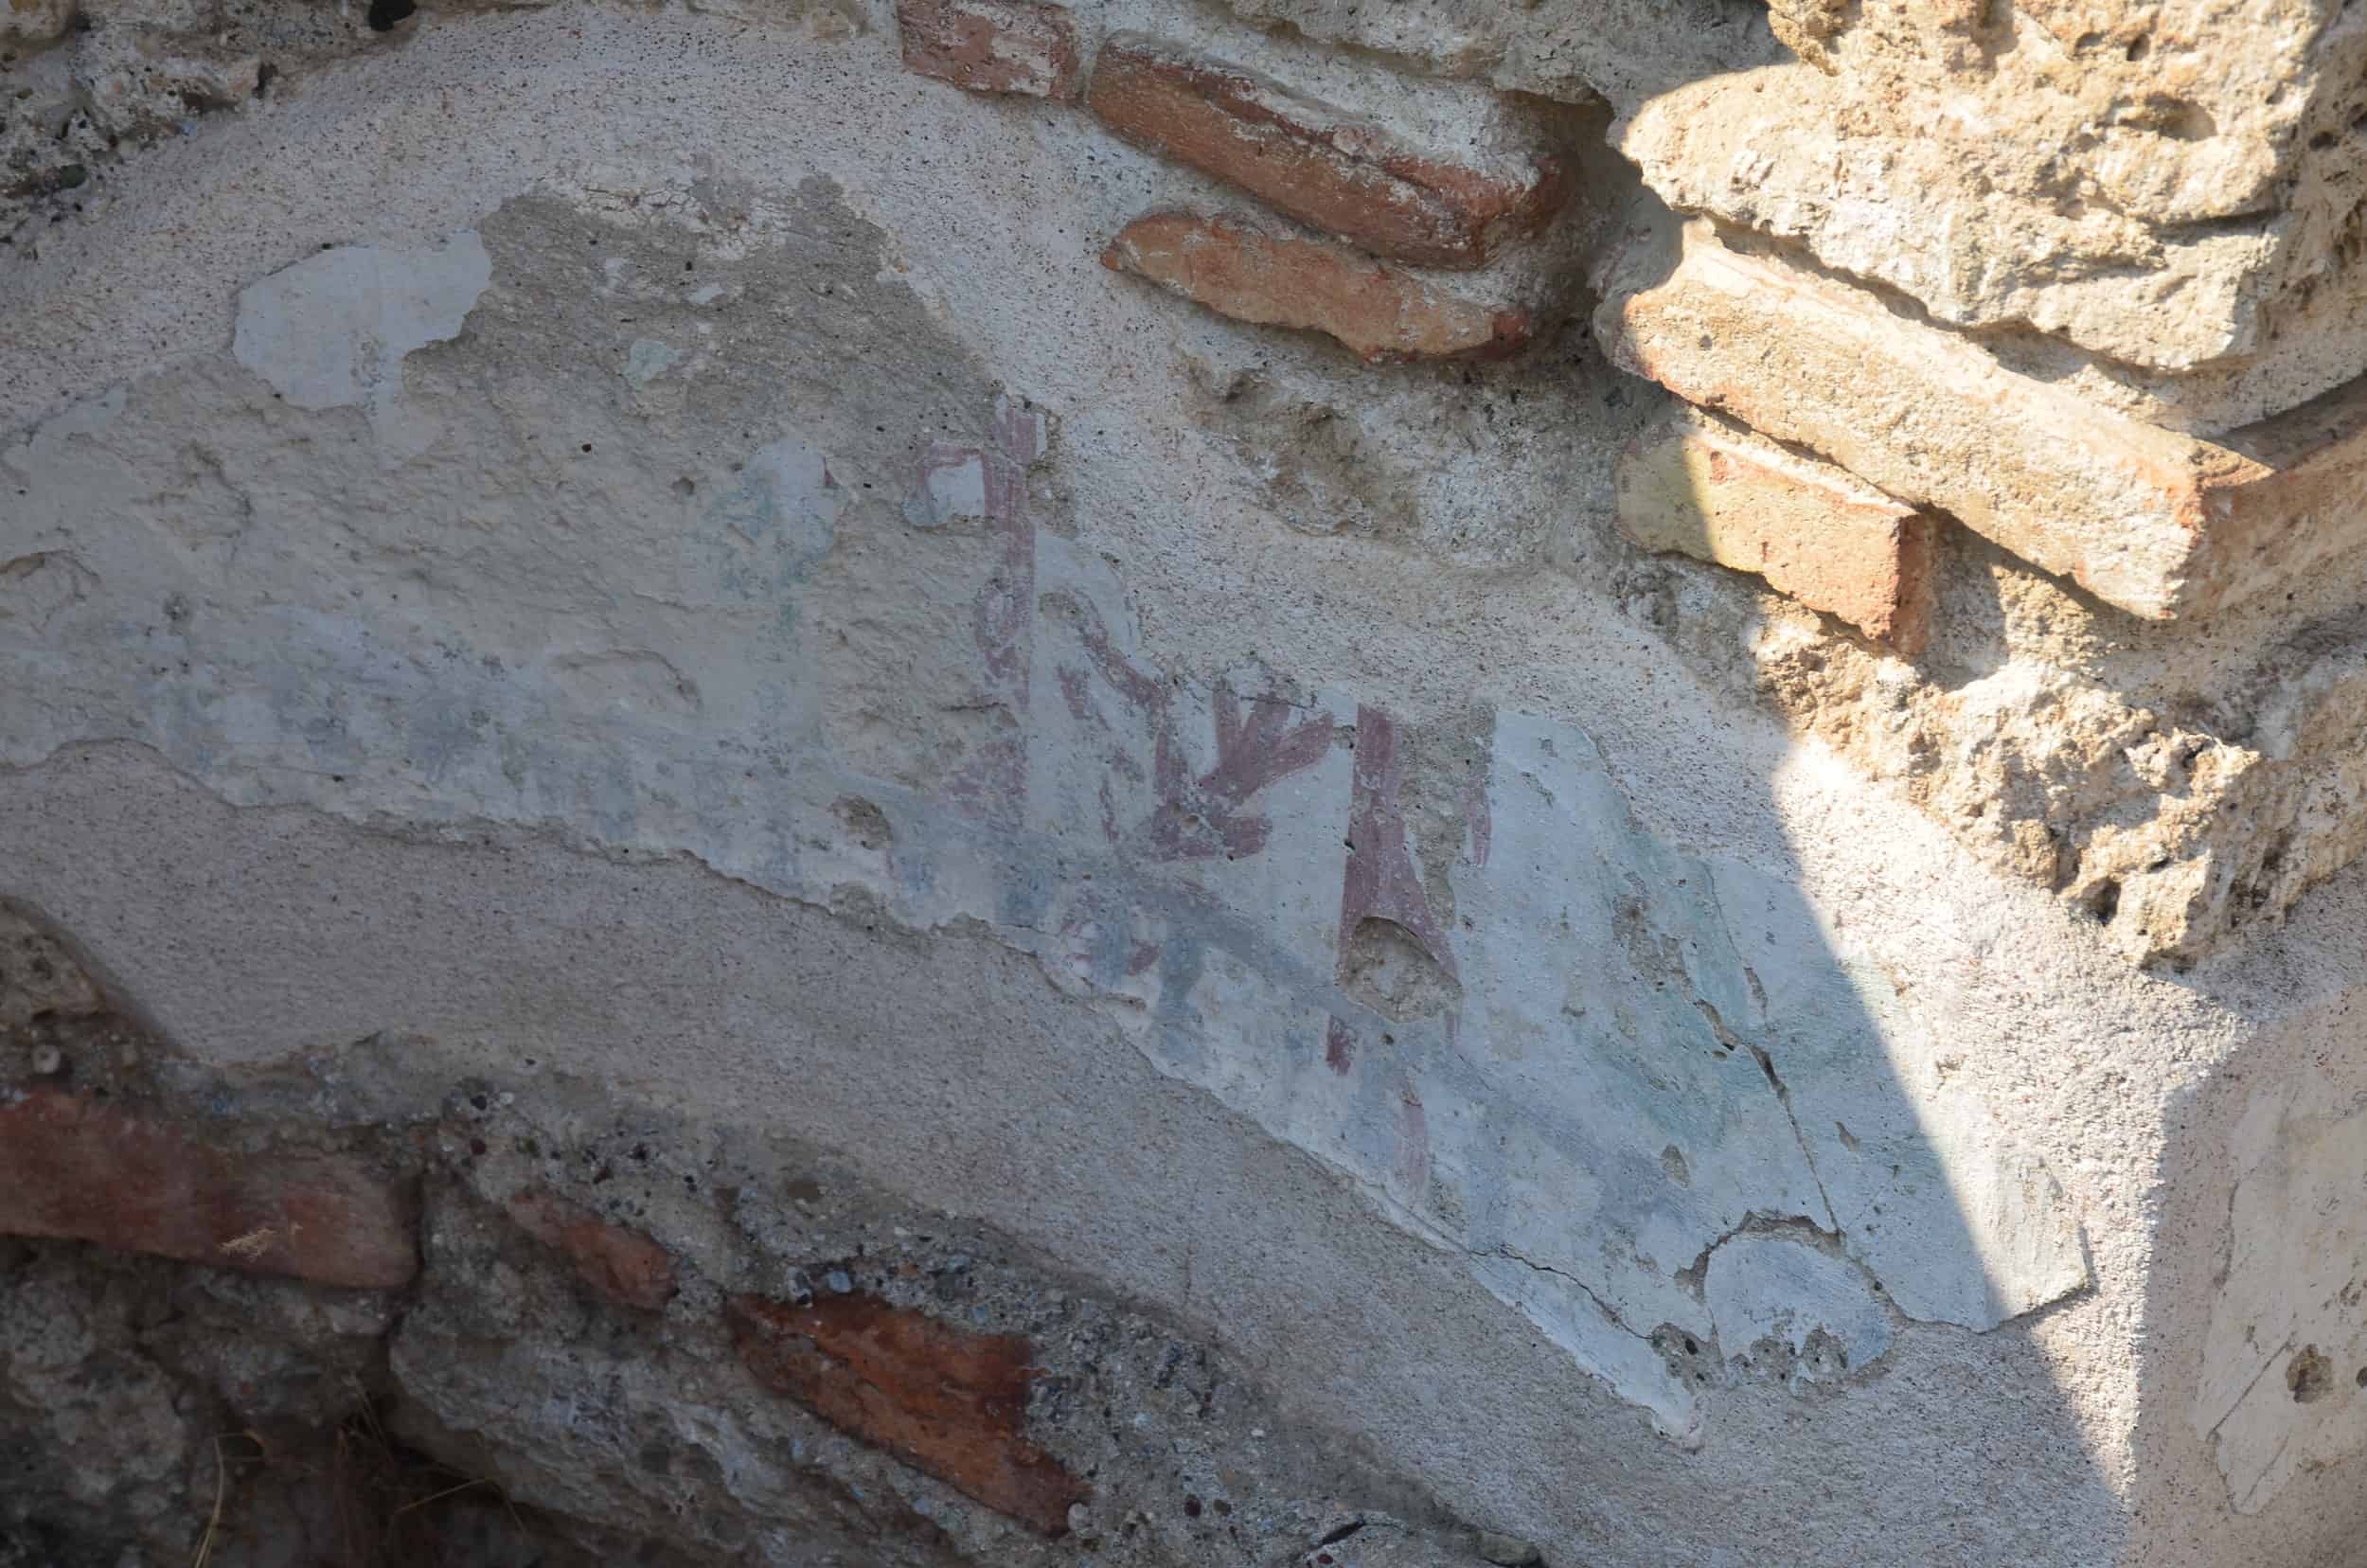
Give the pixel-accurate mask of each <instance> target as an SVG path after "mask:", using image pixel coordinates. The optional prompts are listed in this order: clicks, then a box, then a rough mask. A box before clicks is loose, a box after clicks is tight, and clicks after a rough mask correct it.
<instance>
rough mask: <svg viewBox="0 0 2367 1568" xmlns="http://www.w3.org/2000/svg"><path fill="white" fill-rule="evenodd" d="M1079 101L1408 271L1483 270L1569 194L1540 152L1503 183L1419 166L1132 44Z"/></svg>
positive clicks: (1124, 38) (1276, 98) (1426, 158)
mask: <svg viewBox="0 0 2367 1568" xmlns="http://www.w3.org/2000/svg"><path fill="white" fill-rule="evenodd" d="M1086 101H1087V102H1088V103H1090V104H1091V105H1092V107H1093V110H1094V113H1095V114H1096V115H1098V116H1100V117H1101V119H1102V121H1103V122H1104V123H1105V124H1107V125H1108V126H1109V127H1110V128H1111V130H1112V131H1114V132H1116V133H1117V134H1119V135H1121V136H1123V137H1125V138H1126V139H1127V140H1129V141H1131V142H1133V143H1135V144H1137V145H1138V146H1142V147H1147V148H1149V149H1150V150H1151V151H1156V152H1160V153H1163V154H1165V155H1166V156H1168V157H1171V158H1176V159H1179V160H1181V161H1182V162H1184V163H1187V164H1190V165H1191V166H1192V167H1194V168H1195V169H1201V170H1204V171H1205V172H1207V173H1210V174H1213V175H1215V176H1217V177H1218V178H1219V179H1221V180H1225V181H1228V182H1230V183H1231V184H1233V185H1236V186H1238V187H1241V188H1242V189H1244V190H1246V191H1249V192H1250V193H1251V194H1253V195H1255V196H1256V197H1258V198H1259V199H1260V200H1262V201H1264V202H1265V203H1266V204H1267V205H1269V206H1272V207H1273V208H1274V209H1275V210H1276V211H1279V212H1282V213H1286V214H1288V215H1289V216H1290V217H1292V218H1296V219H1298V220H1299V221H1300V222H1301V223H1307V224H1308V225H1309V226H1310V227H1313V228H1317V229H1320V230H1322V231H1323V232H1325V233H1326V234H1330V235H1336V236H1338V237H1339V238H1341V239H1343V240H1347V241H1353V242H1354V243H1356V244H1358V245H1361V246H1362V247H1363V248H1364V249H1366V250H1369V251H1372V252H1374V253H1375V254H1376V255H1379V256H1385V257H1388V258H1392V259H1395V260H1398V261H1410V262H1414V263H1416V264H1418V265H1422V266H1431V267H1446V268H1458V269H1461V268H1471V267H1477V266H1480V265H1483V264H1484V263H1486V261H1487V259H1488V258H1490V257H1491V256H1493V255H1494V254H1495V253H1496V251H1497V250H1498V249H1499V248H1500V247H1501V246H1502V245H1503V244H1504V242H1505V241H1509V240H1512V239H1514V238H1517V237H1519V236H1521V235H1524V234H1527V233H1530V232H1532V231H1534V230H1536V229H1537V228H1538V227H1539V226H1540V225H1542V224H1543V223H1545V221H1546V220H1547V219H1549V218H1551V217H1552V216H1553V215H1554V213H1555V212H1556V211H1557V209H1558V208H1559V207H1560V205H1562V203H1563V201H1564V200H1565V199H1566V198H1567V196H1568V195H1569V190H1570V183H1569V179H1568V177H1567V174H1566V171H1565V169H1563V166H1562V164H1561V162H1560V161H1559V160H1558V159H1557V158H1556V157H1555V156H1554V155H1553V154H1552V153H1551V152H1550V151H1547V150H1546V149H1543V148H1541V147H1540V148H1537V149H1534V150H1532V151H1530V152H1529V153H1528V154H1527V155H1526V156H1525V158H1524V159H1523V160H1522V161H1523V162H1524V164H1525V169H1523V170H1522V172H1520V173H1518V174H1511V175H1508V174H1506V173H1503V172H1495V171H1490V170H1488V169H1482V168H1479V167H1476V166H1474V165H1470V164H1463V163H1457V162H1454V161H1452V160H1450V159H1446V158H1441V157H1436V156H1432V155H1429V154H1426V153H1424V152H1422V151H1417V150H1415V148H1413V147H1410V146H1408V145H1406V144H1405V143H1404V142H1402V141H1400V140H1399V139H1398V138H1397V137H1396V136H1395V135H1393V134H1391V133H1389V132H1388V131H1386V130H1384V129H1382V128H1381V127H1379V126H1378V125H1376V124H1374V123H1373V122H1372V121H1371V120H1369V119H1366V118H1364V117H1362V116H1357V115H1353V114H1350V113H1348V112H1347V111H1345V110H1342V109H1338V108H1334V107H1333V106H1331V105H1329V104H1326V103H1322V102H1318V101H1317V100H1315V99H1313V98H1306V97H1303V96H1301V95H1300V94H1297V93H1295V92H1292V91H1291V90H1290V88H1288V87H1285V86H1283V85H1281V84H1280V83H1278V82H1274V81H1271V80H1267V79H1266V78H1264V77H1261V76H1258V75H1257V74H1255V72H1251V71H1248V70H1244V69H1242V68H1241V67H1239V66H1237V65H1232V64H1228V63H1227V62H1223V61H1219V60H1211V59H1208V58H1206V57H1205V56H1201V55H1199V54H1196V53H1193V52H1192V51H1189V50H1186V49H1184V48H1181V47H1178V46H1176V45H1169V44H1163V43H1161V42H1159V41H1157V40H1154V39H1150V38H1147V37H1144V36H1142V35H1140V34H1132V33H1122V34H1118V35H1116V36H1113V37H1112V38H1111V39H1110V41H1109V42H1108V43H1107V44H1106V45H1103V47H1102V50H1101V57H1100V59H1099V61H1098V62H1096V63H1095V67H1094V75H1093V83H1092V86H1091V88H1090V89H1089V90H1088V93H1087V96H1086Z"/></svg>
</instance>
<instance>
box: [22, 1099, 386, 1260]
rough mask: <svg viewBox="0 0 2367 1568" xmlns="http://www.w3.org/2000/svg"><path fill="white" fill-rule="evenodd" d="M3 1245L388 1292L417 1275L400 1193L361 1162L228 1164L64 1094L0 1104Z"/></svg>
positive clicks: (158, 1127) (150, 1125)
mask: <svg viewBox="0 0 2367 1568" xmlns="http://www.w3.org/2000/svg"><path fill="white" fill-rule="evenodd" d="M0 1234H6V1235H11V1236H38V1237H51V1238H61V1239H67V1240H76V1241H95V1242H97V1243H98V1244H99V1245H101V1246H107V1247H118V1248H121V1249H123V1250H124V1251H126V1252H141V1253H153V1254H155V1255H157V1256H162V1257H177V1258H181V1259H184V1260H186V1261H188V1262H192V1263H210V1264H213V1265H214V1266H216V1267H218V1268H224V1269H239V1270H243V1271H245V1272H246V1273H249V1274H293V1275H294V1276H296V1277H297V1278H299V1279H308V1280H311V1282H312V1283H314V1284H316V1285H345V1286H362V1287H376V1288H389V1287H393V1286H398V1285H402V1284H405V1283H407V1282H408V1281H409V1280H410V1278H411V1276H412V1275H413V1274H416V1273H417V1272H418V1247H417V1243H416V1241H415V1238H414V1235H413V1231H412V1223H411V1212H410V1204H409V1203H407V1202H406V1201H405V1197H404V1194H403V1192H402V1190H401V1189H400V1187H398V1186H396V1185H393V1184H390V1183H387V1182H383V1181H381V1180H379V1179H378V1178H377V1177H375V1176H373V1175H372V1174H371V1173H370V1172H369V1171H368V1170H367V1169H366V1168H365V1167H363V1166H361V1165H360V1164H358V1163H356V1162H353V1161H350V1160H343V1159H336V1158H331V1157H329V1156H326V1155H300V1154H231V1153H227V1152H224V1151H222V1150H221V1149H210V1148H208V1147H206V1146H205V1145H204V1144H201V1143H197V1142H194V1141H193V1140H191V1139H189V1138H187V1137H184V1136H183V1135H182V1134H181V1133H179V1132H177V1131H174V1130H173V1129H171V1128H169V1127H167V1126H165V1125H163V1124H161V1123H159V1122H155V1121H151V1120H147V1119H145V1118H143V1117H140V1116H138V1115H134V1114H130V1113H127V1112H123V1111H118V1110H116V1109H115V1108H113V1107H111V1106H109V1105H107V1104H105V1103H103V1102H102V1101H100V1100H98V1099H97V1098H95V1097H93V1096H85V1095H77V1094H70V1093H67V1092H65V1091H63V1090H57V1089H34V1090H30V1091H26V1092H22V1093H19V1094H18V1095H17V1096H15V1097H14V1098H13V1099H10V1100H5V1101H0Z"/></svg>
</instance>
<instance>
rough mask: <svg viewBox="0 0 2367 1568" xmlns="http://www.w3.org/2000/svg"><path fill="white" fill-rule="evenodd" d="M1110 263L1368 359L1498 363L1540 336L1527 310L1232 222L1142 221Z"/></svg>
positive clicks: (1163, 217)
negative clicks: (1318, 335) (1463, 295)
mask: <svg viewBox="0 0 2367 1568" xmlns="http://www.w3.org/2000/svg"><path fill="white" fill-rule="evenodd" d="M1101 264H1102V265H1103V266H1105V267H1108V268H1111V269H1112V271H1116V272H1126V273H1132V274H1133V275H1135V276H1138V277H1147V278H1148V279H1149V280H1150V281H1152V282H1154V283H1157V284H1159V285H1161V286H1162V287H1164V288H1166V289H1168V290H1171V291H1172V292H1174V293H1176V294H1182V295H1183V296H1184V298H1186V299H1189V300H1193V301H1196V302H1197V303H1199V304H1201V305H1204V306H1206V307H1207V308H1208V309H1210V310H1212V311H1214V312H1217V313H1218V314H1219V315H1225V316H1231V317H1232V318H1233V319H1234V320H1236V321H1249V322H1255V323H1258V324H1259V325H1261V326H1270V327H1292V328H1300V329H1304V330H1309V331H1317V332H1322V333H1325V334H1326V335H1327V336H1330V337H1333V338H1336V339H1338V340H1339V341H1340V342H1342V343H1344V344H1345V345H1347V347H1350V348H1353V349H1355V350H1356V351H1357V352H1358V353H1359V354H1361V355H1363V356H1364V358H1365V359H1366V360H1367V361H1380V360H1421V359H1449V358H1453V357H1456V356H1460V355H1475V356H1479V357H1482V358H1494V357H1496V356H1499V355H1503V354H1508V353H1510V352H1512V351H1513V350H1514V349H1516V348H1518V347H1521V346H1522V344H1524V343H1526V342H1527V341H1528V340H1529V336H1530V332H1531V330H1532V324H1531V321H1530V317H1529V315H1528V312H1525V311H1515V310H1499V309H1496V308H1495V307H1492V306H1487V305H1481V304H1476V303H1474V302H1472V301H1470V300H1468V299H1458V298H1456V297H1455V296H1453V295H1451V294H1442V293H1441V292H1439V291H1438V290H1436V289H1434V288H1433V287H1431V286H1430V285H1429V284H1428V283H1425V282H1423V281H1422V280H1421V279H1420V278H1418V277H1415V276H1410V275H1408V274H1406V273H1402V272H1399V271H1397V269H1395V268H1393V267H1387V266H1383V265H1382V264H1381V263H1379V262H1378V261H1375V260H1373V259H1371V258H1369V257H1365V256H1361V255H1359V254H1358V253H1357V252H1355V251H1352V250H1349V249H1348V248H1346V247H1345V246H1344V245H1334V244H1331V243H1329V242H1327V241H1320V240H1293V239H1277V238H1274V237H1273V236H1271V235H1266V234H1261V233H1259V232H1258V231H1257V230H1255V229H1254V228H1251V227H1249V226H1247V225H1246V224H1243V223H1235V222H1233V221H1232V220H1230V219H1226V218H1201V217H1195V216H1193V215H1191V214H1188V213H1157V214H1153V215H1152V216H1150V217H1148V218H1137V219H1136V220H1135V221H1134V222H1132V223H1129V224H1127V225H1126V227H1125V228H1124V229H1123V230H1122V231H1120V233H1119V235H1118V237H1117V239H1116V240H1115V241H1112V242H1111V245H1110V248H1109V249H1108V250H1106V251H1104V252H1102V254H1101Z"/></svg>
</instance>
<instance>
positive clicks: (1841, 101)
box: [1621, 0, 2367, 396]
mask: <svg viewBox="0 0 2367 1568" xmlns="http://www.w3.org/2000/svg"><path fill="white" fill-rule="evenodd" d="M2341 10H2342V8H2340V7H2335V6H2329V5H2325V4H2323V3H2320V0H2262V3H2260V4H2255V5H2246V6H2237V5H2233V4H2228V3H2225V0H2172V3H2170V4H2160V3H2156V0H2145V3H2140V0H2078V3H2076V4H2073V3H2039V4H2032V5H2025V6H2017V7H2011V8H2007V7H1995V6H1983V5H1976V4H1971V3H1969V0H1866V3H1864V4H1862V5H1855V4H1852V5H1842V4H1840V3H1837V0H1780V3H1778V4H1775V5H1773V6H1771V8H1770V21H1771V23H1772V24H1773V26H1774V29H1775V31H1776V33H1777V34H1778V36H1779V37H1781V38H1782V39H1783V40H1784V42H1785V43H1787V44H1788V45H1790V46H1791V47H1792V48H1793V49H1795V50H1796V51H1797V52H1798V54H1799V55H1800V56H1801V58H1800V59H1797V60H1794V61H1791V62H1785V63H1781V64H1773V65H1769V66H1766V67H1763V68H1760V69H1756V70H1748V71H1739V72H1731V73H1726V74H1723V75H1706V74H1705V75H1704V76H1702V77H1701V78H1700V80H1694V81H1691V82H1689V83H1687V84H1685V85H1683V86H1681V87H1678V88H1676V89H1674V90H1672V91H1670V92H1667V93H1665V94H1663V95H1661V96H1660V97H1658V98H1654V99H1652V100H1650V101H1649V102H1647V103H1646V104H1645V105H1644V106H1643V107H1642V108H1641V109H1640V110H1639V111H1638V112H1636V114H1635V115H1634V116H1633V119H1632V121H1631V123H1630V124H1629V125H1628V127H1627V129H1626V134H1625V135H1624V137H1623V140H1622V143H1621V145H1622V149H1623V151H1626V152H1627V153H1628V156H1629V157H1630V158H1632V159H1634V160H1635V161H1636V163H1637V164H1638V165H1639V166H1640V167H1641V168H1642V169H1643V170H1644V174H1645V178H1646V183H1648V184H1649V185H1650V186H1651V187H1653V189H1654V190H1656V191H1657V192H1659V193H1660V194H1661V195H1662V196H1663V197H1664V199H1665V200H1666V201H1667V202H1668V203H1669V204H1670V205H1672V206H1675V207H1677V208H1679V209H1680V210H1684V211H1694V212H1706V213H1710V214H1713V215H1715V216H1716V217H1717V219H1718V220H1719V221H1720V222H1722V223H1731V224H1735V225H1739V226H1742V227H1747V228H1751V229H1754V230H1757V231H1760V232H1763V233H1767V234H1771V235H1775V236H1780V237H1783V238H1785V239H1787V240H1790V241H1797V242H1798V243H1800V244H1802V245H1804V246H1806V248H1807V250H1808V251H1809V252H1810V253H1811V254H1812V255H1814V256H1815V257H1816V258H1817V259H1818V260H1819V261H1820V262H1821V263H1823V264H1824V265H1825V266H1828V267H1832V268H1835V269H1838V270H1840V271H1843V272H1846V273H1849V274H1851V275H1853V276H1860V277H1864V278H1869V279H1874V280H1878V281H1879V282H1881V283H1883V284H1885V285H1888V286H1889V287H1892V288H1895V289H1897V290H1899V291H1900V292H1902V293H1903V294H1906V295H1908V296H1909V297H1911V298H1912V299H1913V300H1914V301H1915V302H1916V303H1917V304H1918V305H1920V306H1921V307H1923V308H1924V309H1925V310H1927V311H1929V312H1931V315H1932V316H1933V317H1934V318H1935V319H1937V320H1939V321H1942V322H1945V323H1948V324H1950V325H1954V326H1960V327H1966V328H1973V329H1983V330H1987V329H1998V328H2015V327H2021V328H2034V329H2037V330H2040V331H2045V332H2050V333H2059V334H2061V335H2062V336H2064V337H2066V338H2068V339H2070V340H2071V341H2072V342H2073V343H2075V344H2077V345H2079V346H2080V347H2083V348H2086V349H2090V350H2092V351H2094V352H2096V353H2099V354H2104V355H2109V356H2110V357H2112V358H2114V359H2116V360H2120V361H2123V362H2126V363H2127V364H2131V365H2142V366H2146V367H2150V368H2153V369H2157V370H2167V371H2183V370H2190V369H2193V368H2195V367H2197V366H2200V365H2212V364H2215V363H2217V362H2222V361H2226V360H2229V359H2234V358H2242V357H2247V356H2255V355H2264V356H2284V355H2287V354H2292V355H2298V356H2302V357H2309V356H2311V355H2312V354H2313V353H2314V350H2315V347H2318V346H2314V345H2311V344H2308V343H2306V342H2303V341H2300V340H2299V339H2298V337H2296V336H2295V335H2294V334H2289V333H2285V332H2281V331H2279V330H2277V329H2278V325H2279V322H2280V319H2281V318H2282V317H2284V316H2286V315H2288V314H2289V313H2290V312H2291V310H2292V308H2293V307H2294V306H2295V305H2297V304H2298V303H2299V294H2298V292H2297V286H2300V285H2304V284H2305V282H2306V281H2307V280H2310V279H2320V278H2323V277H2324V276H2328V275H2329V273H2330V272H2331V271H2332V270H2334V269H2337V268H2340V266H2341V265H2342V262H2341V260H2340V258H2341V256H2342V254H2343V253H2344V251H2345V250H2346V248H2355V245H2356V234H2357V226H2356V224H2357V217H2356V211H2355V209H2356V207H2357V195H2356V192H2355V190H2354V189H2353V188H2352V175H2351V174H2350V173H2349V172H2347V171H2348V170H2355V169H2356V168H2357V167H2358V160H2359V156H2360V151H2361V148H2362V145H2363V144H2362V141H2361V134H2362V133H2361V131H2360V129H2359V128H2358V125H2357V124H2355V123H2354V122H2355V121H2357V120H2358V118H2359V117H2360V114H2361V111H2362V110H2367V26H2362V25H2361V23H2360V22H2359V20H2358V16H2357V14H2356V12H2353V13H2351V14H2350V15H2349V16H2347V17H2345V16H2342V15H2340V14H2339V13H2340V11H2341ZM2073 192H2077V193H2078V195H2077V197H2076V198H2075V199H2074V198H2073V195H2072V193H2073ZM2346 228H2347V232H2348V233H2349V234H2350V235H2351V236H2352V237H2353V238H2352V239H2351V240H2350V241H2345V240H2344V239H2343V238H2342V237H2343V235H2344V233H2345V231H2346ZM2350 356H2351V361H2352V363H2351V365H2350V369H2349V371H2348V372H2347V373H2348V374H2356V373H2358V372H2359V371H2360V370H2362V369H2367V345H2362V344H2361V343H2360V342H2358V340H2356V339H2355V340H2354V341H2353V342H2352V344H2351V346H2350ZM2338 379H2339V378H2338ZM2327 384H2331V383H2320V385H2319V386H2316V387H2312V388H2311V389H2310V390H2311V391H2318V390H2323V388H2324V386H2325V385H2327ZM2304 395H2305V396H2306V395H2307V394H2306V393H2305V394H2304Z"/></svg>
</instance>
